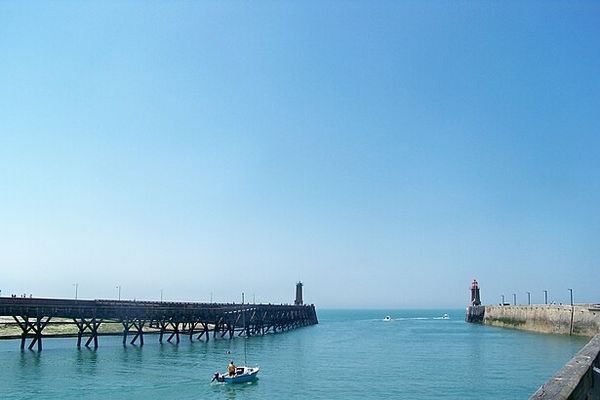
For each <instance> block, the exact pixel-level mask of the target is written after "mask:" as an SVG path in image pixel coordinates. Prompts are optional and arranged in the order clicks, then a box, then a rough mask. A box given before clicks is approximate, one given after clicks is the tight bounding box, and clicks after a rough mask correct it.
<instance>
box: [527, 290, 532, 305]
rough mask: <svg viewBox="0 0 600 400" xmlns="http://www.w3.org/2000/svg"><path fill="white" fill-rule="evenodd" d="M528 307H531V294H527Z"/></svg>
mask: <svg viewBox="0 0 600 400" xmlns="http://www.w3.org/2000/svg"><path fill="white" fill-rule="evenodd" d="M527 305H531V292H527Z"/></svg>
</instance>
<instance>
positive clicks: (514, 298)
mask: <svg viewBox="0 0 600 400" xmlns="http://www.w3.org/2000/svg"><path fill="white" fill-rule="evenodd" d="M513 305H514V306H516V305H517V294H516V293H513Z"/></svg>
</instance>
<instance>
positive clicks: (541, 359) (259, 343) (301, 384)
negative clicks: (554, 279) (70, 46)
mask: <svg viewBox="0 0 600 400" xmlns="http://www.w3.org/2000/svg"><path fill="white" fill-rule="evenodd" d="M317 314H318V317H319V324H318V325H314V326H309V327H303V328H299V329H296V330H293V331H288V332H284V333H277V334H268V335H265V336H262V337H250V338H243V337H236V338H234V339H233V340H229V339H216V340H213V338H212V336H211V338H210V341H208V343H207V342H205V341H193V342H192V341H190V340H189V337H188V336H182V338H181V342H180V343H179V344H171V343H168V342H166V341H165V343H163V344H160V343H159V341H158V335H145V337H144V338H145V344H144V346H133V345H127V346H123V344H122V337H120V336H102V337H100V339H99V347H98V349H97V350H93V349H87V348H85V347H84V348H82V349H77V347H76V338H53V339H45V340H44V342H43V343H44V350H43V351H42V352H39V353H38V352H36V351H30V350H25V351H20V349H19V341H16V340H2V341H0V399H3V400H22V399H36V400H39V399H127V400H133V399H144V400H148V399H178V400H180V399H240V400H241V399H285V400H289V399H328V400H335V399H436V400H439V399H527V398H529V397H530V396H531V395H532V394H533V393H534V392H535V391H536V390H537V388H538V387H539V386H540V385H542V384H543V383H544V382H545V381H546V380H547V379H548V378H550V377H551V376H552V375H553V374H554V373H555V372H556V371H557V370H558V369H559V368H561V367H562V366H563V365H564V364H565V363H566V362H567V361H568V360H569V359H570V358H571V357H572V356H573V355H574V354H575V353H577V351H579V350H580V349H581V348H582V347H583V346H584V345H585V343H586V342H587V340H588V339H586V338H578V337H568V336H557V335H548V334H537V333H530V332H524V331H517V330H510V329H502V328H495V327H489V326H483V325H477V324H469V323H466V322H465V321H464V317H465V310H464V309H463V310H319V309H317ZM444 314H448V317H449V318H448V319H444V318H443V317H442V316H443V315H444ZM385 316H390V317H391V320H390V321H384V317H385ZM244 358H246V364H247V365H251V366H256V365H257V366H260V369H261V371H260V373H259V375H258V376H259V379H258V380H257V381H256V382H254V383H248V384H240V385H226V384H222V383H211V378H212V376H213V374H214V373H215V372H216V371H225V370H226V366H227V363H228V362H229V361H230V360H233V361H234V362H235V363H236V364H238V365H242V364H244Z"/></svg>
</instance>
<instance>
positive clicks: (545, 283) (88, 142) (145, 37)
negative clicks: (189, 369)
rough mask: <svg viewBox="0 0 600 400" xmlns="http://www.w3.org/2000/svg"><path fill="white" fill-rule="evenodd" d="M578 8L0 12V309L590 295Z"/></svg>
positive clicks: (308, 4) (90, 6)
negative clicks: (299, 297) (134, 302)
mask: <svg viewBox="0 0 600 400" xmlns="http://www.w3.org/2000/svg"><path fill="white" fill-rule="evenodd" d="M599 18H600V3H598V2H586V1H578V2H555V1H508V2H500V1H498V2H490V1H482V2H466V1H456V2H437V1H390V2H388V1H382V2H378V3H376V4H373V3H372V2H359V1H315V2H312V1H303V2H292V1H282V2H272V1H264V2H208V1H202V2H201V1H198V2H186V1H176V2H153V1H148V2H137V1H125V2H123V1H118V2H117V1H115V2H69V1H64V2H63V1H53V2H45V1H39V2H30V3H23V2H2V3H0V54H1V55H2V56H1V58H0V88H1V90H0V205H1V207H0V290H2V295H3V296H4V295H8V294H11V293H18V294H21V293H28V294H29V293H33V294H34V295H37V296H47V297H72V296H73V295H74V287H73V283H76V282H77V283H78V284H79V294H80V296H81V297H84V298H114V297H116V296H117V289H116V286H118V285H120V286H122V296H123V297H124V298H131V299H133V298H136V299H157V298H159V297H160V291H161V290H163V293H164V296H165V298H167V299H172V300H199V301H200V300H204V301H206V300H209V299H210V297H211V295H212V296H213V299H214V300H218V301H233V300H238V299H239V298H240V293H241V292H245V293H246V298H248V299H251V298H254V299H255V300H256V301H264V302H278V303H279V302H290V301H292V300H293V295H294V284H295V282H296V281H297V280H299V279H300V280H302V281H303V282H304V283H305V297H306V300H307V301H308V302H314V303H315V304H317V305H318V306H319V307H459V306H463V305H464V304H466V303H467V301H468V299H469V297H468V296H469V294H468V288H469V283H470V281H471V279H472V278H474V277H476V278H477V279H478V280H479V281H480V283H481V286H482V298H483V301H484V303H496V302H498V301H500V295H501V294H504V295H505V296H506V298H507V299H508V298H509V297H510V298H511V299H512V294H513V293H516V294H517V297H518V300H519V301H523V300H524V299H525V298H526V295H525V293H526V292H527V291H530V292H532V300H533V301H534V302H540V301H542V299H543V297H542V291H543V290H549V293H550V294H549V298H550V300H555V301H557V302H565V301H567V300H568V294H569V293H568V290H567V289H568V288H573V290H574V293H575V300H576V301H578V302H599V301H600V293H599V291H598V282H599V281H600V279H599V278H600V266H599V260H600V245H599V238H600V213H599V212H598V205H599V204H600V156H599V150H600V119H599V113H598V104H600V73H598V72H599V71H600V42H599V41H598V40H597V38H598V37H600V24H598V21H599Z"/></svg>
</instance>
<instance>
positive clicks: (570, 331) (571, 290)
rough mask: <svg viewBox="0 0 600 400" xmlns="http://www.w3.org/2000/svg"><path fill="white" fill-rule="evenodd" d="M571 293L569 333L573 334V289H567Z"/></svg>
mask: <svg viewBox="0 0 600 400" xmlns="http://www.w3.org/2000/svg"><path fill="white" fill-rule="evenodd" d="M569 293H570V294H571V326H570V328H569V335H572V334H573V314H574V313H575V307H574V306H573V289H569Z"/></svg>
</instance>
